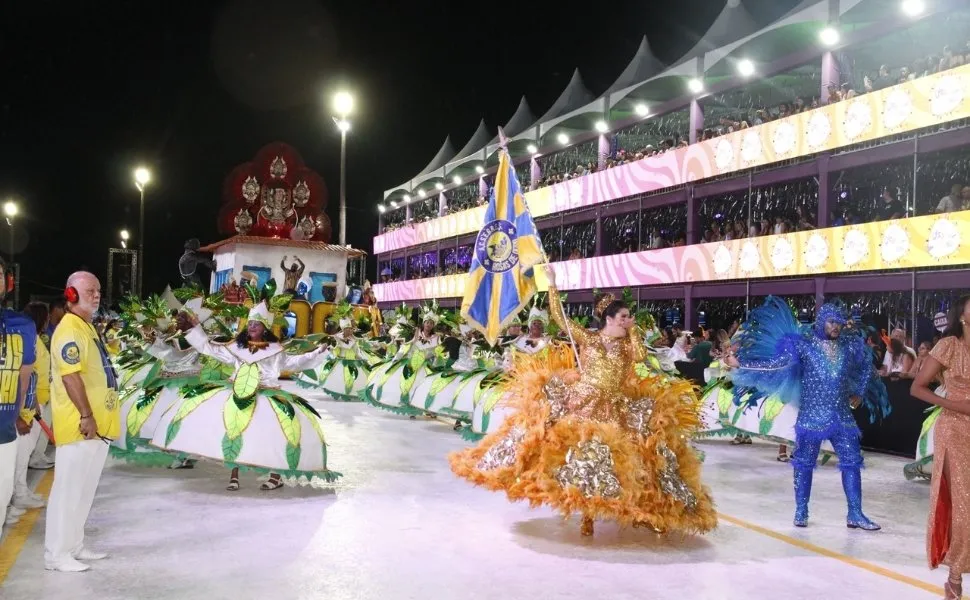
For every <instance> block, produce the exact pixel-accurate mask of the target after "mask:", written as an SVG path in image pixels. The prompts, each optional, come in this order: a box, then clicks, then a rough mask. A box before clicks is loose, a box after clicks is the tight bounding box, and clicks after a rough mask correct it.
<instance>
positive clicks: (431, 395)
mask: <svg viewBox="0 0 970 600" xmlns="http://www.w3.org/2000/svg"><path fill="white" fill-rule="evenodd" d="M455 377H456V375H438V376H437V377H435V379H434V381H432V382H431V390H430V391H429V392H428V399H427V400H425V402H424V407H425V408H430V407H431V405H432V404H433V403H434V399H435V396H437V395H438V394H439V393H441V390H443V389H445V388H446V387H448V384H450V383H451V382H452V381H454V380H455Z"/></svg>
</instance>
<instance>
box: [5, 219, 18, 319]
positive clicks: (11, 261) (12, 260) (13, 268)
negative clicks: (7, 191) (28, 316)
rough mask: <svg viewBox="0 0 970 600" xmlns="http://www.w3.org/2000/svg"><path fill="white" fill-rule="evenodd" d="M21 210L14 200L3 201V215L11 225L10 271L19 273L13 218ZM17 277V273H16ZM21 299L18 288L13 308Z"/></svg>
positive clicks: (15, 292)
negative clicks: (15, 255) (14, 243)
mask: <svg viewBox="0 0 970 600" xmlns="http://www.w3.org/2000/svg"><path fill="white" fill-rule="evenodd" d="M19 212H20V207H19V206H17V203H16V202H14V201H13V200H7V201H6V202H4V203H3V215H4V216H5V217H6V218H7V225H8V226H9V227H10V266H9V272H10V273H15V274H16V273H19V270H18V269H17V266H16V263H15V262H14V245H13V219H14V217H16V216H17V213H19ZM14 276H15V277H16V275H14ZM19 299H20V289H19V285H18V288H17V289H16V290H15V291H14V296H13V308H14V309H16V308H17V301H18V300H19Z"/></svg>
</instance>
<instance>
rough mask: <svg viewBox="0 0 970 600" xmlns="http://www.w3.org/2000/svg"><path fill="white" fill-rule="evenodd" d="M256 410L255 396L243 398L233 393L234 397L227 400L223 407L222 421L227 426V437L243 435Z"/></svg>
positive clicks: (232, 437) (234, 437)
mask: <svg viewBox="0 0 970 600" xmlns="http://www.w3.org/2000/svg"><path fill="white" fill-rule="evenodd" d="M255 412H256V398H255V397H250V398H247V399H246V400H241V399H239V397H237V396H235V395H233V397H232V398H230V399H229V400H227V401H226V404H225V406H224V407H223V409H222V422H223V424H224V425H225V426H226V437H227V438H229V439H232V440H234V439H236V438H238V437H241V436H242V434H243V432H244V431H246V428H247V427H249V424H250V423H251V422H252V420H253V414H254V413H255Z"/></svg>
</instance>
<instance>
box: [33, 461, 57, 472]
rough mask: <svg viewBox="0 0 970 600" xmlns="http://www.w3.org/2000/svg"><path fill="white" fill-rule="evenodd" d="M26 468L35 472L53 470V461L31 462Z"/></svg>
mask: <svg viewBox="0 0 970 600" xmlns="http://www.w3.org/2000/svg"><path fill="white" fill-rule="evenodd" d="M27 466H28V467H29V468H31V469H34V470H37V471H46V470H47V469H53V468H54V461H52V460H50V459H43V458H42V459H40V460H31V461H30V462H29V463H27Z"/></svg>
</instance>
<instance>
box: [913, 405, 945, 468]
mask: <svg viewBox="0 0 970 600" xmlns="http://www.w3.org/2000/svg"><path fill="white" fill-rule="evenodd" d="M941 412H943V407H942V406H937V407H936V408H934V409H933V410H932V411H931V412H930V415H929V416H928V417H926V419H924V420H923V427H922V429H920V432H919V456H927V455H929V452H928V450H929V448H927V445H928V444H929V439H930V436H929V433H930V431H932V430H933V426H934V425H936V420H937V419H939V418H940V413H941ZM919 456H917V458H919Z"/></svg>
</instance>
